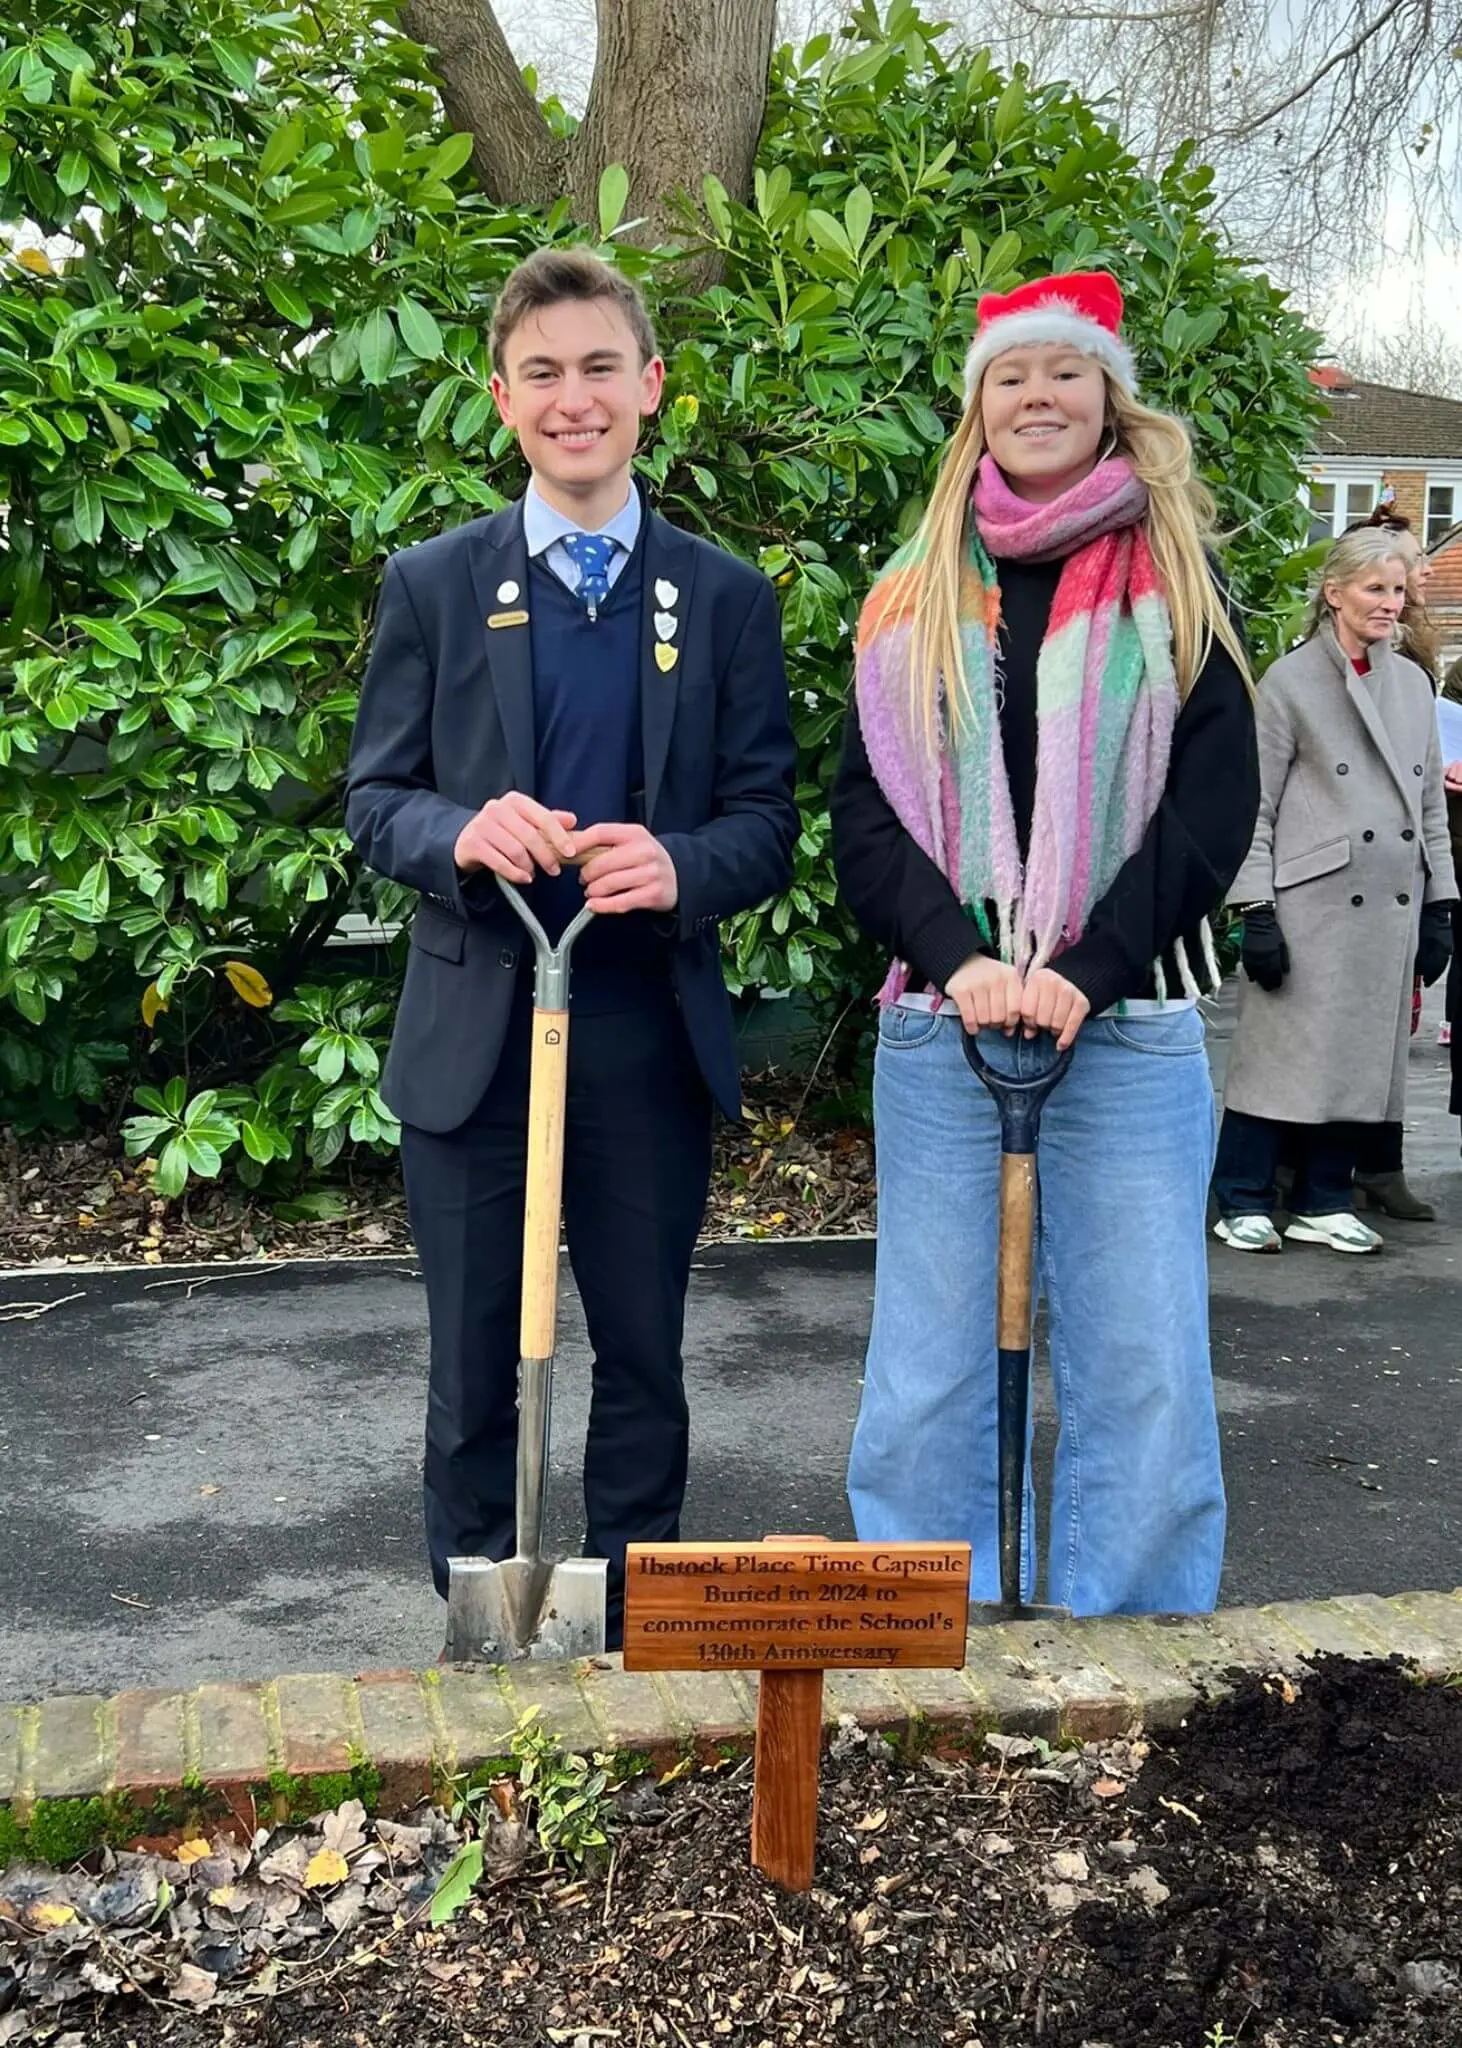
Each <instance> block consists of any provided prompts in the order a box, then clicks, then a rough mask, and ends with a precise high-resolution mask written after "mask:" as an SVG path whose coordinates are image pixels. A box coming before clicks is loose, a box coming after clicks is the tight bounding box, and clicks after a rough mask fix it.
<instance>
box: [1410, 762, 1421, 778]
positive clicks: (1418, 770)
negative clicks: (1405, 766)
mask: <svg viewBox="0 0 1462 2048" xmlns="http://www.w3.org/2000/svg"><path fill="white" fill-rule="evenodd" d="M1411 772H1412V774H1413V775H1420V773H1421V763H1420V761H1418V762H1417V764H1416V766H1415V767H1414V768H1413V769H1412V771H1411Z"/></svg>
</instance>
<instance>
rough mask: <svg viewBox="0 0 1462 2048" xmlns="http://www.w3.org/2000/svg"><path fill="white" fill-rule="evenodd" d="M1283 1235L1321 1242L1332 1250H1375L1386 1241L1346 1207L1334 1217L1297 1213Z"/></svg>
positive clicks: (1301, 1240)
mask: <svg viewBox="0 0 1462 2048" xmlns="http://www.w3.org/2000/svg"><path fill="white" fill-rule="evenodd" d="M1284 1234H1285V1236H1286V1237H1292V1238H1293V1239H1294V1241H1295V1243H1296V1244H1323V1245H1327V1246H1328V1247H1329V1249H1330V1250H1331V1251H1332V1252H1378V1251H1379V1250H1380V1249H1381V1246H1382V1245H1383V1244H1384V1243H1385V1242H1386V1240H1385V1238H1383V1237H1382V1236H1381V1233H1380V1232H1379V1231H1378V1230H1372V1229H1371V1227H1370V1225H1369V1224H1368V1223H1362V1222H1361V1220H1360V1218H1359V1216H1355V1215H1352V1214H1351V1212H1350V1210H1349V1209H1339V1210H1337V1211H1336V1213H1335V1214H1334V1215H1333V1216H1296V1217H1294V1218H1293V1220H1292V1221H1291V1223H1290V1226H1289V1228H1288V1230H1286V1231H1285V1233H1284Z"/></svg>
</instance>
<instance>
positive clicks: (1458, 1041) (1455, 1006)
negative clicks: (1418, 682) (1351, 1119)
mask: <svg viewBox="0 0 1462 2048" xmlns="http://www.w3.org/2000/svg"><path fill="white" fill-rule="evenodd" d="M1442 695H1443V696H1444V697H1445V698H1446V699H1447V700H1448V702H1449V703H1452V704H1462V660H1457V661H1454V662H1453V663H1452V666H1451V667H1450V668H1449V669H1448V670H1447V674H1446V679H1445V681H1444V682H1443V684H1442ZM1443 781H1444V784H1445V788H1446V792H1447V824H1448V826H1449V828H1450V830H1451V834H1452V862H1453V865H1454V867H1455V868H1456V869H1457V872H1458V874H1459V875H1462V760H1457V761H1448V763H1447V765H1446V768H1445V771H1444V775H1443ZM1452 940H1453V944H1452V964H1451V966H1450V967H1449V968H1448V970H1447V1009H1446V1020H1445V1022H1444V1024H1443V1026H1442V1029H1443V1030H1444V1032H1445V1033H1446V1037H1445V1038H1444V1039H1443V1041H1442V1042H1443V1044H1445V1045H1447V1046H1449V1047H1450V1053H1449V1059H1450V1061H1451V1067H1452V1092H1451V1097H1450V1099H1449V1101H1448V1103H1447V1108H1448V1110H1449V1111H1450V1113H1451V1114H1452V1115H1453V1116H1455V1117H1462V1033H1459V1032H1458V1030H1457V1026H1458V1025H1459V1024H1462V902H1458V903H1454V904H1453V905H1452Z"/></svg>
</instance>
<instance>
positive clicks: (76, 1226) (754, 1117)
mask: <svg viewBox="0 0 1462 2048" xmlns="http://www.w3.org/2000/svg"><path fill="white" fill-rule="evenodd" d="M835 1109H836V1105H834V1104H832V1103H830V1102H828V1101H827V1100H826V1099H825V1098H823V1097H821V1096H819V1095H816V1094H814V1095H811V1096H809V1093H808V1090H807V1088H806V1087H805V1086H804V1085H803V1084H802V1083H800V1082H793V1081H790V1080H788V1079H787V1078H785V1077H784V1076H781V1075H776V1074H771V1075H763V1076H761V1077H760V1078H758V1079H756V1080H753V1081H749V1082H747V1084H746V1109H745V1112H744V1115H743V1118H742V1121H741V1123H740V1124H729V1123H726V1122H725V1121H718V1123H717V1127H716V1161H715V1170H714V1175H713V1178H712V1184H711V1200H710V1206H709V1209H708V1211H707V1215H706V1225H705V1231H704V1237H705V1240H706V1241H707V1242H711V1243H722V1242H725V1241H726V1240H728V1239H734V1238H745V1237H750V1238H768V1237H806V1236H812V1235H821V1234H826V1233H829V1232H834V1231H838V1232H849V1233H857V1232H865V1231H871V1230H872V1228H873V1192H874V1190H873V1138H872V1133H871V1131H869V1130H867V1129H866V1128H864V1127H863V1126H861V1125H856V1124H855V1125H849V1124H848V1123H847V1122H846V1121H845V1120H841V1119H840V1118H839V1117H838V1116H837V1115H835V1114H834V1113H833V1112H834V1111H835ZM310 1210H313V1211H315V1212H316V1213H306V1212H307V1211H310ZM322 1211H323V1212H325V1213H319V1212H322ZM411 1251H412V1243H411V1233H410V1230H409V1229H408V1227H407V1222H406V1203H405V1198H404V1196H403V1194H402V1189H401V1177H400V1174H399V1172H398V1170H397V1167H396V1162H395V1160H394V1158H392V1159H390V1160H365V1161H363V1162H361V1163H360V1164H359V1165H358V1166H357V1167H356V1168H355V1169H354V1171H353V1173H352V1175H351V1177H350V1179H348V1180H345V1181H342V1182H340V1183H339V1184H338V1185H336V1186H333V1187H329V1188H324V1189H318V1190H315V1191H314V1193H313V1195H312V1196H311V1197H310V1198H309V1199H308V1201H307V1202H306V1203H305V1204H304V1205H301V1204H299V1203H298V1202H296V1201H291V1200H290V1199H288V1198H287V1197H282V1196H281V1197H277V1198H274V1199H270V1198H269V1197H267V1196H261V1195H258V1194H250V1193H249V1191H248V1190H247V1189H245V1188H243V1187H242V1186H240V1185H239V1184H238V1183H236V1182H232V1181H229V1180H226V1179H225V1180H224V1181H222V1182H220V1183H214V1182H211V1181H197V1182H194V1183H193V1184H192V1185H190V1186H189V1187H188V1188H187V1189H185V1190H184V1193H183V1194H182V1195H181V1196H179V1197H178V1198H177V1199H176V1200H174V1201H171V1202H165V1201H163V1200H161V1199H160V1198H159V1197H158V1196H157V1195H156V1194H155V1193H154V1191H153V1187H152V1181H151V1175H150V1173H149V1172H148V1170H147V1168H146V1166H145V1165H144V1164H143V1163H142V1162H139V1161H137V1160H129V1159H128V1158H126V1156H125V1154H124V1152H123V1148H122V1141H121V1138H120V1136H119V1135H117V1133H116V1131H115V1130H113V1131H110V1132H106V1133H98V1134H97V1135H95V1136H91V1137H81V1138H61V1139H55V1138H26V1139H17V1138H16V1136H15V1134H14V1133H13V1132H12V1131H10V1130H8V1129H5V1130H0V1267H3V1266H39V1265H53V1266H66V1265H82V1264H106V1265H149V1266H158V1265H175V1264H179V1263H181V1262H184V1261H197V1260H214V1259H217V1260H229V1261H232V1260H235V1259H240V1258H245V1259H253V1258H267V1259H288V1258H321V1257H327V1256H337V1257H338V1256H341V1255H359V1254H362V1253H364V1254H367V1255H369V1254H377V1255H382V1256H389V1255H396V1256H399V1255H401V1254H403V1253H405V1254H407V1255H408V1256H409V1255H410V1254H411Z"/></svg>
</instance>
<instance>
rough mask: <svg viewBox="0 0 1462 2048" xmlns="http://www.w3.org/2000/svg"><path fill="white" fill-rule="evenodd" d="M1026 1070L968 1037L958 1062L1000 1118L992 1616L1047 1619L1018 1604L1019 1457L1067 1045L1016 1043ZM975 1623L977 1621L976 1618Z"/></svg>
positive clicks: (1021, 1538) (1046, 1611) (1042, 1611)
mask: <svg viewBox="0 0 1462 2048" xmlns="http://www.w3.org/2000/svg"><path fill="white" fill-rule="evenodd" d="M1015 1045H1016V1052H1017V1059H1018V1063H1019V1064H1020V1065H1021V1066H1027V1065H1028V1066H1029V1069H1030V1071H1029V1072H1026V1073H1020V1072H1017V1073H1016V1074H1013V1075H1009V1074H1002V1073H999V1072H997V1070H996V1069H995V1068H994V1067H993V1066H991V1065H990V1063H989V1062H988V1061H987V1060H986V1058H985V1056H984V1054H983V1053H982V1052H981V1050H980V1042H979V1039H978V1037H977V1036H976V1035H975V1034H974V1033H973V1032H967V1033H966V1034H965V1040H964V1049H965V1057H966V1059H967V1060H968V1061H969V1063H970V1066H971V1067H972V1068H973V1070H974V1072H975V1073H976V1074H977V1075H978V1076H979V1078H980V1079H981V1081H983V1082H984V1084H985V1086H986V1088H988V1089H989V1091H990V1094H991V1096H992V1097H993V1098H994V1102H995V1107H996V1109H997V1111H998V1112H999V1115H1000V1251H999V1271H998V1277H997V1284H996V1303H995V1318H996V1333H995V1343H996V1358H997V1366H996V1370H997V1375H998V1377H997V1387H996V1404H997V1405H996V1440H997V1445H998V1457H999V1481H1000V1606H999V1609H998V1611H997V1612H996V1614H995V1615H994V1616H993V1617H992V1618H993V1619H996V1620H1009V1619H1011V1618H1012V1617H1014V1616H1021V1615H1024V1616H1027V1617H1029V1616H1031V1615H1051V1614H1056V1613H1059V1612H1062V1611H1063V1610H1061V1609H1057V1608H1048V1607H1041V1608H1037V1607H1032V1606H1029V1605H1027V1604H1026V1603H1025V1602H1023V1601H1022V1599H1021V1588H1020V1576H1021V1561H1022V1556H1023V1553H1024V1549H1025V1460H1026V1442H1027V1438H1028V1437H1029V1434H1030V1377H1031V1324H1032V1306H1033V1292H1034V1289H1033V1282H1032V1275H1033V1271H1034V1264H1035V1258H1034V1254H1035V1231H1036V1210H1037V1204H1038V1195H1037V1180H1036V1141H1037V1138H1038V1135H1039V1132H1040V1127H1041V1111H1042V1110H1043V1109H1044V1107H1045V1105H1046V1099H1047V1097H1048V1096H1049V1095H1050V1093H1051V1090H1052V1089H1053V1088H1054V1087H1055V1086H1056V1084H1057V1082H1058V1081H1059V1080H1060V1079H1061V1077H1062V1075H1063V1074H1064V1073H1065V1072H1066V1069H1067V1068H1068V1067H1069V1066H1070V1064H1071V1048H1070V1047H1069V1046H1068V1047H1067V1049H1066V1051H1065V1052H1057V1051H1056V1050H1055V1048H1054V1046H1053V1045H1052V1044H1051V1042H1050V1040H1049V1038H1048V1037H1046V1036H1045V1034H1043V1035H1042V1038H1041V1039H1031V1040H1025V1039H1017V1040H1016V1041H1015ZM974 1618H975V1619H977V1620H978V1619H980V1618H982V1617H981V1616H980V1615H979V1614H976V1615H975V1617H974Z"/></svg>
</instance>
